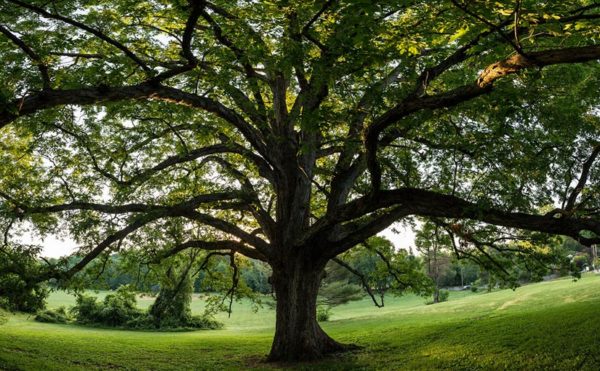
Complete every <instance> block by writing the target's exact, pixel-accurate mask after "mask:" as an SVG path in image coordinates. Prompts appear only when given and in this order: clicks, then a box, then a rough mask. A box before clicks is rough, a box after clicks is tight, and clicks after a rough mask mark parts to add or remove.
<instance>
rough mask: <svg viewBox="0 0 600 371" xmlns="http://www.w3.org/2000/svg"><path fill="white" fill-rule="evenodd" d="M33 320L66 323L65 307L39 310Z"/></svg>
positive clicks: (67, 318) (67, 320) (67, 317)
mask: <svg viewBox="0 0 600 371" xmlns="http://www.w3.org/2000/svg"><path fill="white" fill-rule="evenodd" d="M35 320H36V321H38V322H45V323H67V322H69V316H68V314H67V311H66V309H65V307H59V308H57V309H56V310H50V309H47V310H44V311H39V312H38V313H37V314H36V316H35Z"/></svg>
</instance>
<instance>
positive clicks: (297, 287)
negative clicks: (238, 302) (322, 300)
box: [268, 260, 353, 361]
mask: <svg viewBox="0 0 600 371" xmlns="http://www.w3.org/2000/svg"><path fill="white" fill-rule="evenodd" d="M323 273H324V264H314V263H313V264H312V265H311V264H310V263H305V264H303V263H302V262H301V261H298V260H295V261H287V262H285V264H284V265H283V266H281V267H273V276H272V277H271V283H272V284H273V288H274V290H275V295H276V299H277V319H276V325H275V337H274V339H273V345H272V347H271V353H270V354H269V357H268V361H308V360H314V359H318V358H322V357H323V356H324V355H326V354H328V353H333V352H340V351H343V350H347V349H350V348H353V347H352V346H348V345H342V344H340V343H338V342H336V341H335V340H333V339H332V338H330V337H329V336H328V335H327V334H326V333H325V332H324V331H323V330H322V329H321V326H319V323H318V322H317V294H318V292H319V285H320V283H321V278H322V277H323Z"/></svg>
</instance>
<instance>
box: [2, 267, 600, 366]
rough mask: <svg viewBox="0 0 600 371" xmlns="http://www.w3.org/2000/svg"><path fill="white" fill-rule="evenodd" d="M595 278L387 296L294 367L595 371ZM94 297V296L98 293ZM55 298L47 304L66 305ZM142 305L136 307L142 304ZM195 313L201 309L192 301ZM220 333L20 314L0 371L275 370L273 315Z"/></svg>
mask: <svg viewBox="0 0 600 371" xmlns="http://www.w3.org/2000/svg"><path fill="white" fill-rule="evenodd" d="M599 288H600V276H595V275H587V276H585V277H584V278H583V279H581V280H580V281H578V282H573V281H572V280H570V279H562V280H558V281H553V282H544V283H539V284H533V285H528V286H525V287H521V288H519V289H517V290H516V291H511V290H502V291H497V292H493V293H489V294H488V293H478V294H471V293H466V292H460V293H454V292H453V293H451V296H450V301H448V302H446V303H442V304H437V305H429V306H426V305H424V304H423V303H424V299H423V298H419V297H414V296H406V297H402V298H398V299H392V298H390V299H389V300H388V302H387V303H386V306H385V307H384V308H381V309H377V308H374V307H373V306H372V305H371V304H370V303H369V301H368V300H364V301H361V302H355V303H351V304H349V305H346V306H343V307H339V308H335V309H334V315H333V316H332V320H331V321H330V322H328V323H325V324H323V327H324V328H325V329H326V331H327V332H328V333H329V334H331V335H332V336H333V337H334V338H336V339H338V340H340V341H343V342H353V343H357V344H359V345H361V346H363V347H364V348H363V349H361V350H360V351H356V352H353V353H349V354H343V355H338V356H333V357H331V358H329V359H326V360H324V361H321V362H315V363H305V364H299V365H293V367H294V368H297V369H323V370H332V369H382V370H384V369H385V370H397V369H406V370H416V369H440V368H446V369H494V370H496V369H511V370H512V369H524V370H532V369H557V370H573V369H588V370H597V369H600V348H599V345H600V320H599V318H598V317H599V314H600V292H599ZM100 295H101V294H100ZM72 302H73V299H72V297H69V296H67V295H66V294H64V293H55V294H54V295H53V296H52V297H51V300H50V302H49V304H50V306H51V307H52V306H54V307H55V306H59V305H69V304H71V303H72ZM149 302H150V299H142V300H140V306H147V305H148V304H149ZM193 305H194V310H195V311H200V310H201V308H202V303H201V302H200V301H194V304H193ZM219 319H220V320H222V321H223V322H225V326H226V327H225V328H224V329H223V330H212V331H195V332H178V333H168V332H133V331H123V330H106V329H90V328H86V327H81V326H74V325H53V324H42V323H37V322H35V321H33V319H32V318H29V317H27V316H25V315H12V316H9V319H8V321H7V322H6V323H5V324H3V325H0V369H9V370H12V369H25V370H70V369H90V368H99V369H119V368H122V369H171V370H184V369H207V370H214V369H242V368H259V369H274V368H282V367H290V366H291V365H282V364H278V365H272V364H266V363H264V362H263V359H264V356H265V355H266V354H267V352H268V350H269V347H270V343H271V336H272V334H273V325H274V313H273V311H272V310H269V309H266V308H263V309H260V310H259V311H258V313H253V312H252V311H251V309H250V306H249V305H247V303H241V304H237V305H235V306H234V313H233V315H232V317H231V318H229V319H228V318H227V316H226V315H223V316H222V317H220V318H219Z"/></svg>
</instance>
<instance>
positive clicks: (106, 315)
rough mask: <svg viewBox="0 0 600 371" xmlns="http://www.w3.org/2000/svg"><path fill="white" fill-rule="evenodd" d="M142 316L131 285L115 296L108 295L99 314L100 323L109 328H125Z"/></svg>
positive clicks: (120, 288)
mask: <svg viewBox="0 0 600 371" xmlns="http://www.w3.org/2000/svg"><path fill="white" fill-rule="evenodd" d="M141 315H142V312H141V311H140V310H139V309H137V307H136V298H135V292H134V291H133V290H132V288H131V287H130V286H129V285H124V286H121V287H119V288H118V289H117V291H116V292H115V293H114V294H109V295H106V297H105V298H104V303H103V305H102V306H101V307H100V311H99V312H98V321H99V322H100V323H102V324H105V325H108V326H115V327H116V326H124V325H126V324H127V322H129V321H131V320H134V319H136V318H138V317H140V316H141Z"/></svg>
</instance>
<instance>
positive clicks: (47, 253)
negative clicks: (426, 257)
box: [21, 223, 415, 258]
mask: <svg viewBox="0 0 600 371" xmlns="http://www.w3.org/2000/svg"><path fill="white" fill-rule="evenodd" d="M379 235H380V236H384V237H386V238H387V239H389V240H390V241H392V243H393V244H394V246H395V247H396V249H408V248H409V247H414V239H415V234H414V232H413V231H412V230H411V228H410V227H407V226H403V225H402V224H400V223H396V224H394V225H392V226H391V227H389V228H387V229H386V230H384V231H383V232H381V233H379ZM21 240H22V242H23V243H26V244H36V245H41V246H42V247H43V250H42V256H44V257H46V258H59V257H61V256H65V255H70V254H71V253H72V252H73V251H75V249H76V247H77V244H76V243H75V241H73V240H71V239H68V238H67V239H60V238H58V237H56V236H47V237H46V238H45V239H44V240H41V239H39V238H36V237H33V236H31V235H25V236H23V237H22V238H21Z"/></svg>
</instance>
